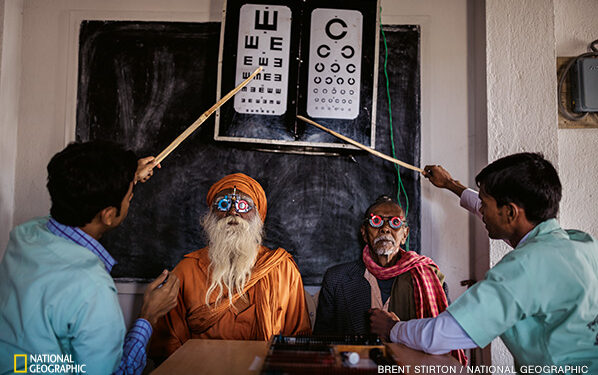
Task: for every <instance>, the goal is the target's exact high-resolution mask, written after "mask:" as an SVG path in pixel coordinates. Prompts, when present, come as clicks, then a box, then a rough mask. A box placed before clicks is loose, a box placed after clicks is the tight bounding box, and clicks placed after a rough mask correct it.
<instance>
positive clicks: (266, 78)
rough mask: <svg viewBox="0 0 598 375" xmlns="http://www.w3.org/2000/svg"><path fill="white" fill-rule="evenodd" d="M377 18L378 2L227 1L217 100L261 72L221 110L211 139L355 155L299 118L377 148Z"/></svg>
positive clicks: (347, 146) (371, 0) (309, 0)
mask: <svg viewBox="0 0 598 375" xmlns="http://www.w3.org/2000/svg"><path fill="white" fill-rule="evenodd" d="M378 12H379V1H378V0H347V1H342V2H338V1H328V0H305V1H299V0H287V1H276V0H267V1H259V2H257V1H253V2H252V1H247V0H245V1H243V0H227V2H226V4H225V9H224V12H223V22H222V29H221V35H220V53H219V69H218V89H217V96H218V98H220V97H222V96H223V95H224V94H226V93H227V92H228V91H230V90H231V89H232V88H234V87H235V86H236V85H237V84H239V83H240V82H242V81H243V80H244V79H245V78H247V77H248V76H249V75H250V74H251V73H252V72H253V71H255V69H257V67H259V66H262V67H263V71H262V72H261V73H260V74H258V76H256V78H255V79H254V80H253V81H251V82H250V83H249V84H248V85H247V86H246V87H245V88H243V90H242V91H240V92H239V93H238V94H237V95H236V96H235V98H234V100H231V101H230V102H229V103H226V104H225V105H224V106H222V107H221V109H220V110H219V112H218V113H217V116H216V120H215V121H216V126H215V129H214V139H216V140H220V141H233V142H247V143H261V144H263V145H281V146H285V145H287V146H307V147H309V148H312V147H313V148H337V149H338V148H353V146H351V145H348V144H345V143H343V142H342V141H339V140H338V139H336V138H335V137H333V136H331V135H329V134H326V133H324V132H322V131H320V130H318V129H315V128H312V127H309V126H307V125H306V124H304V123H302V122H300V121H298V120H297V119H296V116H297V115H303V116H308V117H311V118H313V119H315V120H316V121H321V122H322V123H324V124H326V126H327V127H329V128H330V129H332V130H335V131H337V132H339V133H341V134H343V135H345V136H347V137H350V138H352V139H354V140H356V141H357V142H360V143H362V144H366V145H368V146H370V147H375V118H376V91H377V81H378V74H377V72H378V42H379V40H378V34H379V31H378V30H379V17H378V16H379V13H378Z"/></svg>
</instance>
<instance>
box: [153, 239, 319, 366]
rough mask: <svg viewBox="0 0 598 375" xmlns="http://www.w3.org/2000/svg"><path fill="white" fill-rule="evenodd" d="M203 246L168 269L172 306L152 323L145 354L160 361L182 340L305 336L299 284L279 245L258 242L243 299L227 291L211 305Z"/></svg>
mask: <svg viewBox="0 0 598 375" xmlns="http://www.w3.org/2000/svg"><path fill="white" fill-rule="evenodd" d="M209 264H210V260H209V257H208V249H207V248H204V249H201V250H197V251H195V252H193V253H190V254H187V255H185V257H184V258H183V260H182V261H181V262H180V263H179V264H178V265H177V266H176V267H175V269H174V271H173V272H174V273H175V274H176V275H177V276H178V278H179V279H180V280H181V286H180V289H179V295H178V304H177V306H176V307H175V308H174V309H172V310H171V311H170V312H169V313H168V314H166V316H164V317H163V318H161V319H160V320H159V321H158V323H157V324H156V326H155V327H154V332H153V336H152V341H151V343H150V357H152V358H154V359H155V360H157V361H161V360H164V359H166V358H167V357H168V356H169V355H170V354H172V353H173V352H174V351H175V350H177V349H178V348H179V347H180V346H181V345H183V343H185V341H187V340H188V339H192V338H193V339H227V340H268V339H269V338H270V336H272V335H275V334H279V333H281V334H283V335H298V334H310V333H311V328H310V327H311V326H310V321H309V315H308V312H307V305H306V303H305V295H304V289H303V282H302V281H301V275H300V274H299V270H298V268H297V265H296V264H295V262H294V261H293V259H292V257H291V255H290V254H289V253H287V252H286V251H285V250H284V249H281V248H279V249H277V250H270V249H268V248H267V247H265V246H262V247H261V249H260V251H259V253H258V257H257V260H256V263H255V265H254V267H253V270H252V274H251V278H250V280H249V281H248V282H247V285H246V286H245V289H244V292H245V297H246V298H239V295H238V294H235V295H234V296H233V301H234V302H233V304H234V307H231V306H230V305H229V300H228V295H227V293H225V294H224V296H223V298H222V299H221V301H220V302H219V303H218V304H217V305H214V303H215V301H216V296H217V294H218V293H217V291H216V292H215V293H212V294H211V295H210V307H208V306H207V305H206V304H205V296H206V292H207V290H208V286H209V280H210V277H209Z"/></svg>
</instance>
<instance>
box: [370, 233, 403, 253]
mask: <svg viewBox="0 0 598 375" xmlns="http://www.w3.org/2000/svg"><path fill="white" fill-rule="evenodd" d="M382 240H387V241H384V242H383V243H382V244H380V245H378V243H379V242H380V241H382ZM397 251H399V246H396V245H395V239H394V238H393V237H392V236H391V235H389V234H383V235H381V236H379V237H376V238H375V239H374V252H375V253H376V254H378V255H386V256H390V255H393V254H394V253H396V252H397Z"/></svg>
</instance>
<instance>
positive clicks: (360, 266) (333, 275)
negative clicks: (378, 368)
mask: <svg viewBox="0 0 598 375" xmlns="http://www.w3.org/2000/svg"><path fill="white" fill-rule="evenodd" d="M435 271H436V272H437V275H438V276H439V279H440V282H441V283H443V287H444V289H445V293H447V291H446V283H444V275H442V274H441V273H440V272H439V271H437V270H436V269H435ZM364 273H365V264H364V263H363V261H361V260H356V261H353V262H349V263H344V264H339V265H337V266H334V267H331V268H329V269H328V270H327V271H326V274H324V280H322V288H321V289H320V296H319V298H318V309H317V312H316V323H315V326H314V334H316V335H366V334H369V333H370V329H369V327H370V323H369V314H368V311H369V309H370V308H371V300H372V297H371V288H370V284H369V283H368V281H367V280H366V279H365V277H363V274H364ZM395 288H400V289H401V290H400V291H399V292H398V293H396V292H395ZM392 295H393V296H396V295H400V296H402V298H401V301H393V297H391V301H390V302H391V303H390V305H389V310H390V311H393V312H394V313H395V314H397V316H398V317H399V318H400V319H401V320H410V319H414V318H416V310H415V300H414V298H413V281H412V280H411V273H410V272H405V273H404V274H401V275H399V276H397V278H396V279H395V282H394V284H393V292H392ZM447 295H448V293H447Z"/></svg>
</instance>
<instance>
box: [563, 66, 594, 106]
mask: <svg viewBox="0 0 598 375" xmlns="http://www.w3.org/2000/svg"><path fill="white" fill-rule="evenodd" d="M570 79H571V99H572V101H573V110H574V111H575V112H598V58H595V57H582V58H579V59H577V61H576V62H575V64H573V68H572V69H571V76H570Z"/></svg>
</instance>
